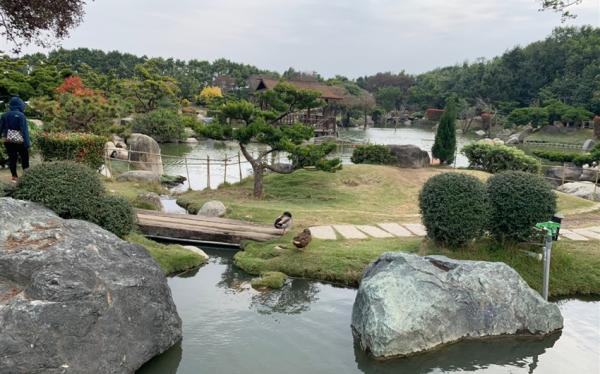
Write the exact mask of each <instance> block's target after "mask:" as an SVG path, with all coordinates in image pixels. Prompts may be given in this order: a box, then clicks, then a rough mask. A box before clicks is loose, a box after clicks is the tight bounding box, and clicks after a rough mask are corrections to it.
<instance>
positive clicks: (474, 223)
mask: <svg viewBox="0 0 600 374" xmlns="http://www.w3.org/2000/svg"><path fill="white" fill-rule="evenodd" d="M419 207H420V209H421V216H422V220H423V224H424V225H425V228H426V229H427V236H429V237H430V238H431V239H433V240H435V241H436V242H439V243H442V244H445V245H449V246H461V245H464V244H466V243H467V242H469V241H470V240H473V239H477V238H479V237H480V236H481V235H482V234H483V230H484V228H485V225H486V217H487V211H488V209H487V201H486V188H485V185H484V184H483V182H481V181H480V180H479V179H477V178H475V177H473V176H470V175H466V174H459V173H443V174H439V175H436V176H434V177H431V178H429V180H428V181H427V182H426V183H425V185H424V186H423V189H422V190H421V193H420V194H419Z"/></svg>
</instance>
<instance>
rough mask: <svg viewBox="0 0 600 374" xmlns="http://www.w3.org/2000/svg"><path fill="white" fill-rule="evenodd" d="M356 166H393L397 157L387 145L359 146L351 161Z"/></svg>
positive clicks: (355, 149)
mask: <svg viewBox="0 0 600 374" xmlns="http://www.w3.org/2000/svg"><path fill="white" fill-rule="evenodd" d="M350 160H351V161H352V162H353V163H355V164H391V163H393V162H394V161H395V157H394V155H393V154H392V152H391V151H390V149H389V148H388V147H387V146H385V145H376V144H368V145H359V146H358V147H356V148H354V151H353V152H352V157H351V159H350Z"/></svg>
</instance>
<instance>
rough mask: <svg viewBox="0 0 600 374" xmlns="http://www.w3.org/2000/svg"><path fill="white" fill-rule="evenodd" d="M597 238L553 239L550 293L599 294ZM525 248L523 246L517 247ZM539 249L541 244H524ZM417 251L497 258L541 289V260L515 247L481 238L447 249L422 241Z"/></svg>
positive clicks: (598, 245) (553, 294)
mask: <svg viewBox="0 0 600 374" xmlns="http://www.w3.org/2000/svg"><path fill="white" fill-rule="evenodd" d="M599 247H600V243H599V242H598V241H587V242H574V241H571V240H568V239H564V240H560V241H558V242H555V243H554V246H553V248H552V257H551V261H550V295H551V296H554V297H559V296H573V295H590V294H593V295H600V256H598V248H599ZM521 248H525V247H521ZM526 249H528V250H530V251H538V252H540V251H541V247H539V246H538V247H529V248H526ZM419 254H421V255H428V254H442V255H445V256H448V257H451V258H455V259H461V260H478V261H493V262H496V261H500V262H504V263H506V264H507V265H509V266H511V267H512V268H513V269H515V270H516V271H517V272H518V273H519V274H520V275H521V277H523V279H524V280H525V281H526V282H527V283H528V284H529V286H530V287H531V288H533V289H535V290H537V291H538V292H540V293H541V291H542V282H543V262H542V261H539V260H537V259H535V258H533V257H531V256H528V255H527V254H525V253H524V252H523V251H522V250H520V249H519V248H517V247H504V248H502V247H500V246H499V245H498V244H493V243H490V242H486V241H481V242H479V243H477V245H473V246H472V247H471V248H468V249H462V250H459V251H449V250H447V249H441V248H437V247H435V245H433V244H432V243H431V242H430V241H424V243H423V246H422V248H421V250H420V252H419Z"/></svg>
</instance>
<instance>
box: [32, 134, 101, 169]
mask: <svg viewBox="0 0 600 374" xmlns="http://www.w3.org/2000/svg"><path fill="white" fill-rule="evenodd" d="M106 142H107V138H105V137H103V136H98V135H93V134H86V133H61V132H46V133H42V134H40V135H39V136H38V137H37V138H36V140H35V146H36V147H37V149H38V150H39V151H40V154H41V155H42V158H43V159H44V161H62V160H67V161H75V162H79V163H82V164H85V165H87V166H89V167H91V168H92V169H98V168H99V167H100V166H101V165H102V164H103V163H104V144H106Z"/></svg>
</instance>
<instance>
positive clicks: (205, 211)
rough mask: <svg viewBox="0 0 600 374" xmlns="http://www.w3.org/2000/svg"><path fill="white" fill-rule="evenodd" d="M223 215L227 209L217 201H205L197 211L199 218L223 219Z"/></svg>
mask: <svg viewBox="0 0 600 374" xmlns="http://www.w3.org/2000/svg"><path fill="white" fill-rule="evenodd" d="M225 213H227V208H225V205H224V204H223V203H222V202H220V201H218V200H212V201H207V202H206V203H204V205H202V208H200V210H199V211H198V215H199V216H206V217H223V216H224V215H225Z"/></svg>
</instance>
